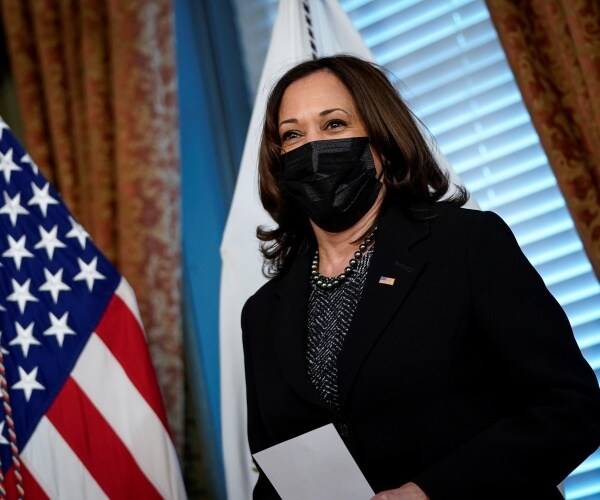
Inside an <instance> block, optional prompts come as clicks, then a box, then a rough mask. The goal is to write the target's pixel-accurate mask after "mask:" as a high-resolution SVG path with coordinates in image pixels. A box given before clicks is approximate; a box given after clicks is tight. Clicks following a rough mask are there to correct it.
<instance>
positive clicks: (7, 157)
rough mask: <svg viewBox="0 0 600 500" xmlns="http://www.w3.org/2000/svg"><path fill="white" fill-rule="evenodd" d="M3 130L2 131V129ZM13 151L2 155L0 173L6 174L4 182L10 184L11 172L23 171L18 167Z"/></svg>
mask: <svg viewBox="0 0 600 500" xmlns="http://www.w3.org/2000/svg"><path fill="white" fill-rule="evenodd" d="M0 130H1V129H0ZM12 157H13V150H12V149H9V150H8V151H7V152H6V154H2V153H0V172H2V173H4V180H5V181H6V183H7V184H8V183H9V182H10V174H11V172H18V171H20V170H23V169H22V168H21V167H19V165H17V164H16V163H15V162H14V161H13V159H12Z"/></svg>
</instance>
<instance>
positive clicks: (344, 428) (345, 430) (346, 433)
mask: <svg viewBox="0 0 600 500" xmlns="http://www.w3.org/2000/svg"><path fill="white" fill-rule="evenodd" d="M338 432H339V433H340V436H342V438H344V439H348V438H349V437H350V428H349V427H348V425H347V424H345V423H343V422H342V423H340V424H338Z"/></svg>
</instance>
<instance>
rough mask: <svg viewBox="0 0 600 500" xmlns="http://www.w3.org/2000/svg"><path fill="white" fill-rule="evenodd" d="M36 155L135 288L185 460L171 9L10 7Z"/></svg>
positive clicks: (11, 3)
mask: <svg viewBox="0 0 600 500" xmlns="http://www.w3.org/2000/svg"><path fill="white" fill-rule="evenodd" d="M1 6H2V13H3V20H4V30H5V33H6V38H7V46H8V51H9V58H10V63H11V68H12V71H13V75H14V79H15V82H16V87H17V94H18V100H19V104H20V108H21V114H22V116H23V124H24V134H25V139H26V146H27V149H28V151H29V153H30V154H31V156H32V157H33V159H34V160H35V161H36V163H37V164H38V165H39V167H40V169H41V170H42V171H43V172H44V174H45V175H46V176H47V177H48V178H49V179H50V180H51V181H52V182H53V184H54V185H55V186H56V188H57V189H58V190H59V191H60V193H61V195H62V197H63V199H64V200H65V202H66V203H67V205H68V206H69V208H70V209H71V211H72V212H73V213H74V215H75V216H76V217H77V218H78V220H79V222H81V223H82V224H83V225H84V227H85V228H86V229H87V230H88V232H89V233H90V235H91V236H92V238H93V240H94V242H95V243H96V244H97V245H98V246H99V247H100V248H101V249H102V250H103V252H104V253H105V254H106V255H107V256H108V257H109V258H110V259H111V260H112V261H113V262H114V263H115V264H116V266H117V267H118V269H119V271H120V272H121V273H122V274H123V275H124V276H125V277H126V278H127V280H128V281H129V282H130V284H131V285H132V286H133V288H134V290H135V292H136V295H137V298H138V302H139V305H140V310H141V315H142V319H143V322H144V326H145V329H146V332H147V335H148V339H149V344H150V350H151V354H152V359H153V362H154V365H155V368H156V371H157V375H158V380H159V384H160V386H161V389H162V393H163V397H164V401H165V405H166V408H167V413H168V417H169V422H170V424H171V429H172V432H173V436H174V440H175V443H176V446H177V448H178V450H179V451H181V450H182V448H183V362H182V345H181V313H180V299H181V283H180V281H181V279H180V275H181V270H180V268H181V263H180V260H181V259H180V212H179V179H180V176H179V158H178V149H179V147H178V132H177V131H178V126H177V116H176V112H177V102H176V99H177V95H176V71H175V50H174V20H173V16H174V15H173V5H172V2H171V0H109V1H105V0H1Z"/></svg>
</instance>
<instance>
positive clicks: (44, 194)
mask: <svg viewBox="0 0 600 500" xmlns="http://www.w3.org/2000/svg"><path fill="white" fill-rule="evenodd" d="M49 188H50V184H49V183H46V185H45V186H44V187H43V188H41V189H40V188H39V187H38V186H37V185H36V183H35V182H32V183H31V189H32V190H33V196H32V197H31V199H30V200H29V202H28V203H27V204H28V205H39V207H40V210H41V211H42V215H43V216H44V217H46V213H47V212H48V205H58V201H57V200H55V199H54V198H52V196H50V194H49V193H48V189H49Z"/></svg>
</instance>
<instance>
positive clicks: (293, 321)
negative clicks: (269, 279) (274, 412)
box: [270, 255, 329, 409]
mask: <svg viewBox="0 0 600 500" xmlns="http://www.w3.org/2000/svg"><path fill="white" fill-rule="evenodd" d="M310 264H311V259H310V257H309V256H308V255H306V256H303V257H299V258H298V259H297V260H296V261H295V262H294V263H293V264H292V267H291V268H290V270H289V271H288V272H287V273H286V275H285V276H284V277H283V278H282V280H281V282H280V284H279V287H278V288H277V291H276V294H277V295H278V296H279V302H278V304H277V306H276V308H275V311H273V312H274V321H273V322H272V324H271V330H270V334H271V335H272V336H273V341H274V344H275V351H276V353H277V356H278V358H279V363H280V365H281V369H282V370H283V373H284V376H285V378H286V380H287V381H288V383H289V384H290V385H291V386H292V387H293V389H294V390H295V391H296V392H297V393H298V394H299V395H300V396H301V397H303V398H304V399H307V400H309V401H311V402H313V403H315V404H317V405H319V406H322V407H324V408H327V409H329V407H328V406H327V404H326V403H325V402H324V401H323V398H321V396H320V394H319V393H318V392H317V390H316V389H315V388H314V386H313V385H312V384H311V382H310V379H309V378H308V373H307V370H306V358H305V338H306V325H307V309H308V296H309V292H310V284H309V276H310Z"/></svg>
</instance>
